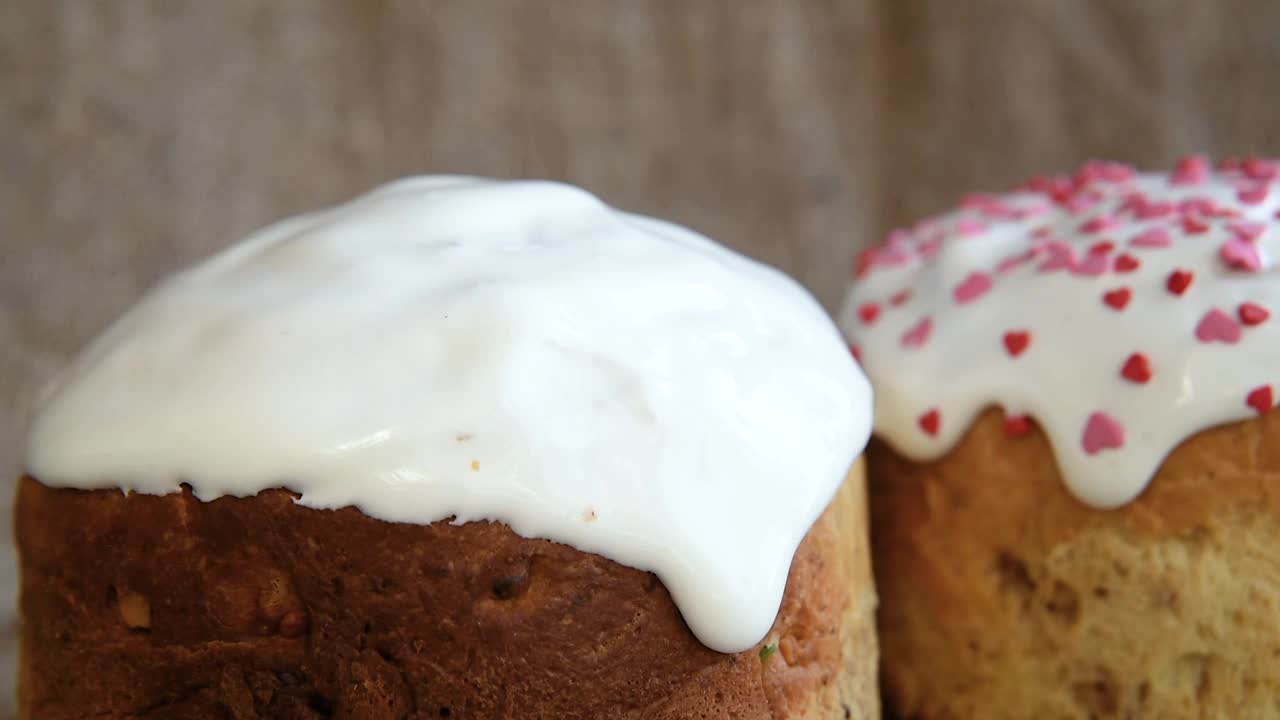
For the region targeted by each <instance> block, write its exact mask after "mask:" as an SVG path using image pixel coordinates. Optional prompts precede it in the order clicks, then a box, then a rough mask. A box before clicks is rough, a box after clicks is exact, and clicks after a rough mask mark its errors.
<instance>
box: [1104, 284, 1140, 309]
mask: <svg viewBox="0 0 1280 720" xmlns="http://www.w3.org/2000/svg"><path fill="white" fill-rule="evenodd" d="M1132 297H1133V291H1132V290H1130V289H1129V288H1116V289H1115V290H1110V291H1108V292H1106V293H1103V295H1102V302H1104V303H1106V304H1108V305H1110V306H1111V307H1112V308H1114V309H1116V310H1123V309H1125V306H1127V305H1128V304H1129V300H1130V298H1132Z"/></svg>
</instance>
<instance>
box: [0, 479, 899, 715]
mask: <svg viewBox="0 0 1280 720" xmlns="http://www.w3.org/2000/svg"><path fill="white" fill-rule="evenodd" d="M866 533H867V529H866V507H865V499H864V485H863V480H862V473H861V466H860V465H859V466H857V467H856V468H855V471H854V472H853V473H852V474H851V476H850V479H849V480H848V481H846V483H845V484H844V486H843V487H842V489H841V491H840V492H839V494H838V495H837V497H836V499H835V500H834V501H833V503H832V505H831V507H830V508H829V509H828V510H827V512H826V513H825V514H824V515H823V516H822V518H821V519H820V520H819V521H818V523H817V524H816V525H815V526H814V527H813V528H812V530H811V531H810V533H809V534H808V536H807V537H806V539H805V540H804V542H803V543H802V544H801V546H800V550H799V551H798V553H797V555H796V558H795V561H794V563H793V567H792V569H791V574H790V579H789V581H788V586H787V592H786V595H785V599H784V601H783V606H782V610H781V612H780V614H779V616H778V619H777V621H776V623H775V624H774V626H773V628H772V629H771V630H770V632H769V635H768V637H767V638H766V639H765V641H763V642H762V644H761V646H758V647H756V648H754V649H752V650H749V651H746V652H743V653H738V654H727V655H726V654H721V653H717V652H714V651H712V650H709V649H707V648H706V647H704V646H703V645H702V644H701V643H699V642H698V641H697V640H696V639H695V638H694V637H693V636H692V634H691V633H690V632H689V630H688V628H687V626H686V625H685V624H684V622H683V621H682V620H681V618H680V614H679V612H678V611H677V609H676V607H675V605H674V604H673V603H672V601H671V599H670V596H669V595H668V593H667V590H666V588H665V587H664V586H663V585H662V583H661V582H660V581H659V580H658V579H657V577H656V576H654V575H652V574H651V573H647V572H642V571H640V570H636V569H632V568H628V567H624V566H622V565H619V564H617V563H614V562H612V561H610V560H607V559H605V558H602V557H600V556H598V555H592V554H588V553H583V552H580V551H578V550H575V549H573V548H570V547H568V546H565V545H560V544H557V543H554V542H550V541H545V540H530V539H526V538H521V537H519V536H517V535H516V534H515V533H513V532H511V530H510V529H508V528H507V527H506V526H504V525H501V524H497V523H467V524H464V525H451V524H448V523H435V524H431V525H426V526H421V525H408V524H392V523H386V522H383V521H379V520H375V519H372V518H369V517H367V516H365V515H363V514H362V513H360V512H359V511H357V510H354V509H350V508H346V509H341V510H337V511H323V510H314V509H310V508H306V507H302V506H299V505H297V504H296V503H294V502H293V497H292V496H291V495H290V494H289V493H287V492H285V491H282V490H273V491H267V492H264V493H261V494H259V495H258V496H256V497H253V498H242V499H241V498H220V499H218V500H215V501H212V502H207V503H205V502H200V501H199V500H197V499H195V498H194V497H192V496H191V494H190V493H186V492H184V493H182V494H175V495H168V496H159V497H157V496H145V495H129V496H125V495H122V494H121V493H119V492H116V491H106V490H103V491H82V490H67V489H51V488H48V487H45V486H43V485H41V484H40V483H39V482H37V481H36V480H34V479H31V478H24V479H23V480H22V481H21V483H20V488H19V495H18V513H17V535H18V542H19V547H20V554H21V560H22V580H23V589H22V593H23V594H22V609H23V613H24V618H25V622H24V626H23V636H22V641H23V667H22V673H21V678H20V696H21V699H20V702H21V707H22V712H23V715H22V717H23V718H24V720H37V719H38V720H64V719H65V720H69V719H70V718H82V717H89V716H92V717H98V718H104V719H105V720H117V719H119V720H124V719H125V718H129V719H131V720H132V719H134V718H138V719H142V718H146V719H148V720H157V719H160V718H175V719H176V718H183V719H184V720H191V719H198V718H219V719H222V718H230V719H233V720H257V719H263V720H266V719H268V718H270V719H273V720H275V719H279V720H295V719H296V720H322V719H325V718H334V719H336V720H424V719H425V718H445V717H447V718H477V719H479V718H566V719H572V718H605V717H608V718H636V719H639V718H646V719H650V718H670V719H672V720H675V719H676V718H724V719H726V720H727V719H729V718H736V719H739V720H755V719H759V720H764V719H769V720H781V719H783V718H787V719H790V718H815V719H816V718H821V719H824V720H825V719H826V718H858V719H866V720H869V719H871V718H878V717H879V702H878V696H877V688H876V662H877V652H876V641H875V633H874V620H873V611H874V606H875V593H874V590H873V587H872V584H871V571H870V558H869V548H868V544H867V537H866ZM766 644H769V645H771V646H772V647H773V648H776V650H774V651H773V652H771V653H766V655H767V657H766V658H764V659H762V657H761V648H762V647H763V646H764V645H766Z"/></svg>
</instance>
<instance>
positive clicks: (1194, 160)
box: [1169, 155, 1209, 185]
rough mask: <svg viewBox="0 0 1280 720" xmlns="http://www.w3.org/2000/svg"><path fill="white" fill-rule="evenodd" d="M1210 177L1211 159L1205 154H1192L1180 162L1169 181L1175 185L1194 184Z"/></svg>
mask: <svg viewBox="0 0 1280 720" xmlns="http://www.w3.org/2000/svg"><path fill="white" fill-rule="evenodd" d="M1208 177H1209V160H1208V158H1206V157H1204V156H1203V155H1191V156H1189V157H1185V158H1183V159H1182V160H1180V161H1179V162H1178V168H1177V170H1174V172H1173V177H1171V178H1169V182H1170V183H1171V184H1173V185H1194V184H1196V183H1200V182H1204V180H1206V179H1207V178H1208Z"/></svg>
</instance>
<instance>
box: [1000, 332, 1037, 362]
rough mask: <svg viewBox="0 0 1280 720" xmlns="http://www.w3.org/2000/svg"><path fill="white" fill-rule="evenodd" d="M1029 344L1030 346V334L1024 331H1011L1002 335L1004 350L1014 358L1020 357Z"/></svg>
mask: <svg viewBox="0 0 1280 720" xmlns="http://www.w3.org/2000/svg"><path fill="white" fill-rule="evenodd" d="M1029 344H1031V333H1029V332H1027V331H1026V330H1013V331H1010V332H1007V333H1005V334H1004V348H1005V350H1008V351H1009V354H1010V355H1012V356H1014V357H1018V356H1019V355H1021V354H1022V352H1023V351H1024V350H1026V349H1027V345H1029Z"/></svg>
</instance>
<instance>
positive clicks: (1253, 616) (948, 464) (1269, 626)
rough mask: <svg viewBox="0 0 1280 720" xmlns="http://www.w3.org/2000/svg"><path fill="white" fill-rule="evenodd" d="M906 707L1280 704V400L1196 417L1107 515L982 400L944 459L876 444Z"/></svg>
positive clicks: (1270, 708)
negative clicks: (1145, 481)
mask: <svg viewBox="0 0 1280 720" xmlns="http://www.w3.org/2000/svg"><path fill="white" fill-rule="evenodd" d="M868 467H869V474H870V477H871V478H872V481H871V486H870V498H871V500H870V506H871V511H872V517H873V518H874V519H875V522H874V524H873V548H874V552H875V556H874V564H875V567H876V574H877V581H878V589H879V592H880V595H881V597H882V598H883V601H884V602H883V604H882V606H881V611H880V613H879V627H880V640H881V643H882V647H883V648H884V665H883V668H882V673H883V678H884V687H885V691H886V697H885V702H886V704H887V705H889V706H891V708H892V709H894V710H895V711H896V712H897V713H898V714H899V715H900V716H901V717H904V718H920V719H922V720H951V719H957V720H958V719H967V718H984V719H987V720H1001V719H1002V718H1010V719H1012V718H1016V719H1018V720H1025V719H1026V718H1226V717H1230V718H1235V719H1241V718H1274V717H1280V484H1278V483H1280V413H1275V412H1273V413H1269V414H1267V415H1265V416H1263V417H1260V418H1257V419H1254V420H1250V421H1246V422H1239V423H1233V424H1230V425H1224V426H1221V427H1217V428H1213V429H1210V430H1206V431H1204V432H1201V433H1199V434H1197V435H1195V436H1194V437H1192V438H1190V439H1189V440H1187V441H1186V442H1184V443H1182V445H1180V446H1179V447H1178V448H1177V449H1175V450H1174V451H1173V453H1171V454H1170V455H1169V457H1167V458H1166V460H1165V462H1164V464H1163V466H1162V467H1161V469H1160V471H1159V473H1158V474H1157V475H1156V477H1155V478H1154V479H1153V481H1152V482H1151V484H1150V486H1149V487H1148V488H1147V489H1146V491H1145V492H1144V493H1143V494H1142V495H1141V496H1140V497H1138V499H1137V500H1135V501H1134V502H1132V503H1130V504H1128V505H1125V506H1123V507H1120V508H1118V509H1115V510H1106V511H1102V510H1096V509H1092V508H1089V507H1087V506H1085V505H1083V504H1081V503H1080V502H1079V501H1077V500H1076V499H1075V498H1073V497H1072V496H1071V495H1070V494H1069V493H1068V491H1067V489H1066V487H1065V485H1064V484H1063V482H1062V479H1061V478H1060V477H1059V474H1058V470H1057V466H1056V464H1055V462H1054V457H1053V453H1052V449H1051V448H1050V446H1049V443H1048V441H1047V440H1046V438H1045V436H1044V435H1043V434H1042V433H1040V432H1039V430H1038V429H1037V430H1036V431H1034V432H1032V433H1029V434H1027V435H1025V436H1022V437H1009V436H1007V435H1006V434H1005V433H1004V431H1003V419H1002V415H1001V414H1000V413H999V412H998V411H994V410H992V411H988V412H986V413H985V414H983V415H982V416H981V417H980V418H979V419H978V421H977V422H976V423H975V424H974V425H973V426H972V427H971V428H970V430H969V431H968V433H967V434H966V436H965V437H964V438H963V439H962V441H961V442H960V443H959V444H958V445H957V446H956V447H955V448H954V449H953V450H952V451H951V452H950V453H948V454H947V455H946V456H945V457H943V458H942V459H941V460H939V461H937V462H930V463H915V462H910V461H908V460H905V459H904V458H902V457H901V456H899V455H898V454H897V453H895V452H894V451H893V450H892V449H890V448H889V447H888V446H886V445H885V444H884V443H883V442H881V441H874V442H873V444H872V447H871V448H870V449H869V451H868Z"/></svg>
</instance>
